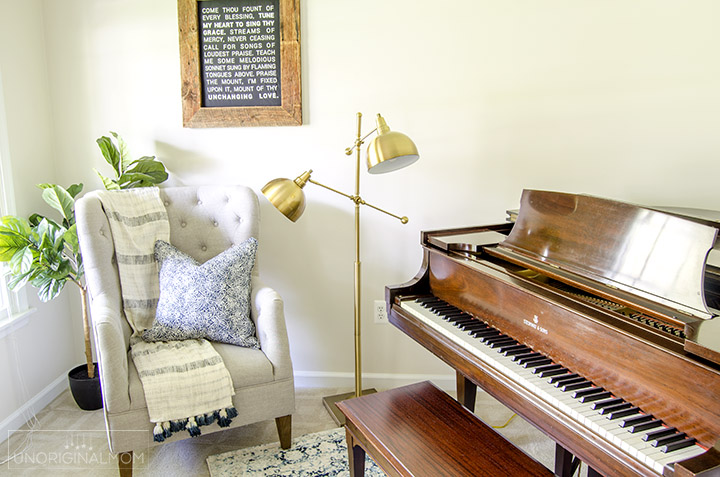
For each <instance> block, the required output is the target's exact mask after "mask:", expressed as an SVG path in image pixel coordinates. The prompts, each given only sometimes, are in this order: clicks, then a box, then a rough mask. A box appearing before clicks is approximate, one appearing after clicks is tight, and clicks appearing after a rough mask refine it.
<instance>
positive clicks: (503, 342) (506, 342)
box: [490, 338, 517, 349]
mask: <svg viewBox="0 0 720 477" xmlns="http://www.w3.org/2000/svg"><path fill="white" fill-rule="evenodd" d="M513 343H514V344H517V341H515V340H514V339H512V338H508V339H507V340H500V341H493V342H492V343H490V347H491V348H493V349H495V348H501V347H503V346H509V345H511V344H513Z"/></svg>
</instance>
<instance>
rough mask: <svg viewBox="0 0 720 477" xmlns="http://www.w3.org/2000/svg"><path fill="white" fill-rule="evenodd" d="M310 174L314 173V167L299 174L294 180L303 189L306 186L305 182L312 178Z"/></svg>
mask: <svg viewBox="0 0 720 477" xmlns="http://www.w3.org/2000/svg"><path fill="white" fill-rule="evenodd" d="M310 174H312V169H310V170H307V171H305V172H303V173H302V174H300V175H299V176H297V177H296V178H295V180H294V181H293V182H294V183H295V184H297V186H298V187H299V188H301V189H302V188H303V187H305V184H307V182H308V181H309V180H310Z"/></svg>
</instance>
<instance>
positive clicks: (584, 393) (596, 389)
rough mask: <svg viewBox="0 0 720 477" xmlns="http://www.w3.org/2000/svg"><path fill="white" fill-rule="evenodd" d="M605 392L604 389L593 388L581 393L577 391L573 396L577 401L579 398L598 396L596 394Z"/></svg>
mask: <svg viewBox="0 0 720 477" xmlns="http://www.w3.org/2000/svg"><path fill="white" fill-rule="evenodd" d="M603 391H605V390H604V389H603V388H599V387H597V386H595V387H592V388H587V389H581V390H580V391H576V392H575V393H574V394H573V397H574V398H575V399H577V398H581V397H583V396H586V395H588V394H596V393H601V392H603Z"/></svg>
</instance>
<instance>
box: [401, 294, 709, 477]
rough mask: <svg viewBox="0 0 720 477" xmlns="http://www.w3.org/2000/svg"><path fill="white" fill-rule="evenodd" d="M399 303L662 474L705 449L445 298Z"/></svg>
mask: <svg viewBox="0 0 720 477" xmlns="http://www.w3.org/2000/svg"><path fill="white" fill-rule="evenodd" d="M400 306H401V308H402V309H404V310H406V311H407V312H409V313H410V314H412V315H413V316H414V317H416V318H417V319H419V320H420V321H422V322H423V323H425V324H427V325H428V326H430V327H432V328H433V329H435V330H436V331H438V332H439V333H440V334H442V335H443V336H445V337H447V338H449V339H451V340H452V341H453V342H455V343H456V344H458V345H460V346H462V347H463V348H465V349H466V350H468V351H469V352H471V353H472V354H474V355H475V356H477V357H478V358H480V359H481V360H482V361H483V362H485V363H487V364H488V365H489V366H492V367H493V368H495V369H496V370H497V371H499V372H501V373H502V374H504V375H505V376H507V377H508V378H509V379H511V380H512V381H514V382H516V383H518V384H519V385H521V386H523V387H525V388H526V389H528V390H529V391H530V392H532V393H533V394H534V395H536V396H538V397H539V398H541V399H543V400H544V401H546V402H547V403H549V404H550V405H551V406H553V407H555V408H556V409H558V410H559V411H560V412H562V413H564V414H565V415H567V416H569V417H570V418H571V419H573V420H575V421H576V422H579V423H580V424H581V425H583V426H584V427H586V428H589V429H590V430H591V431H593V432H594V433H596V434H597V435H599V436H601V437H602V438H603V439H605V440H607V441H609V442H611V443H612V444H613V445H615V446H616V447H619V448H621V449H623V451H624V452H626V453H628V454H629V455H631V456H633V457H634V458H635V459H638V460H639V461H640V462H643V463H644V464H645V465H647V466H648V467H650V468H652V469H653V470H654V471H655V472H657V473H658V474H661V475H662V473H663V468H664V467H665V466H666V465H669V464H672V463H674V462H679V461H681V460H685V459H689V458H690V457H694V456H696V455H698V454H702V453H703V452H705V451H706V449H705V448H703V447H702V446H700V445H699V444H697V442H696V441H695V439H694V438H692V437H690V436H687V435H686V434H685V433H683V432H679V431H678V430H676V429H675V428H673V427H670V426H667V425H666V424H664V423H663V422H662V421H660V420H658V419H655V418H654V417H653V416H652V415H649V414H646V413H644V412H643V411H642V410H641V409H640V408H638V407H636V406H633V405H632V404H631V403H629V402H626V401H624V400H623V399H622V398H619V397H616V396H614V395H613V394H612V393H610V392H609V391H606V390H604V389H602V388H600V387H598V386H595V385H594V384H593V383H592V382H590V381H588V380H586V379H584V378H583V377H582V376H579V375H578V374H576V373H573V372H572V371H571V370H569V369H566V368H565V367H563V366H562V365H560V364H556V363H553V361H552V360H551V359H550V358H547V357H546V356H543V355H542V354H540V353H537V352H534V351H533V350H532V349H530V348H529V347H527V346H525V345H523V344H521V343H519V342H517V341H515V340H514V339H512V338H511V337H509V336H507V335H505V334H503V333H502V332H500V331H499V330H497V329H495V328H493V327H491V326H489V325H488V324H486V323H484V322H482V321H481V320H479V319H477V318H474V317H473V316H471V315H469V314H467V313H465V312H463V311H462V310H460V309H459V308H456V307H454V306H452V305H450V304H449V303H447V302H445V301H443V300H440V299H438V298H436V297H434V296H426V297H420V298H417V299H408V300H403V301H402V302H401V305H400Z"/></svg>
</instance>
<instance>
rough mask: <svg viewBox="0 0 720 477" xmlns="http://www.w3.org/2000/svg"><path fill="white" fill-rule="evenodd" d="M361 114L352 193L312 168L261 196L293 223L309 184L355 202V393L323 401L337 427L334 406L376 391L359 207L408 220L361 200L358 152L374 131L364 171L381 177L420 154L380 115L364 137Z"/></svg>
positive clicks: (274, 182) (273, 185) (267, 187)
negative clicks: (365, 381) (366, 332)
mask: <svg viewBox="0 0 720 477" xmlns="http://www.w3.org/2000/svg"><path fill="white" fill-rule="evenodd" d="M361 127H362V114H361V113H357V138H356V139H355V143H354V144H353V145H352V146H351V147H348V148H347V149H346V150H345V154H347V155H348V156H349V155H352V153H353V151H355V157H356V161H355V194H354V195H350V194H345V193H344V192H340V191H338V190H336V189H333V188H332V187H328V186H326V185H324V184H321V183H319V182H316V181H314V180H312V179H311V178H310V175H311V174H312V169H311V170H308V171H306V172H303V173H302V174H300V175H299V176H298V177H297V178H296V179H295V180H290V179H275V180H272V181H270V182H268V183H267V184H266V185H265V187H263V188H262V193H263V194H264V195H265V197H267V198H268V200H269V201H270V202H271V203H272V204H273V205H274V206H275V207H276V208H277V209H278V210H279V211H280V212H282V213H283V215H285V216H286V217H287V218H288V219H290V220H292V221H293V222H295V221H296V220H297V219H298V218H300V216H301V215H302V213H303V211H304V210H305V194H304V193H303V191H302V189H303V187H305V184H307V183H308V182H310V183H312V184H315V185H318V186H320V187H323V188H325V189H327V190H330V191H332V192H335V193H336V194H339V195H341V196H343V197H347V198H348V199H350V200H351V201H353V203H355V281H354V285H355V295H354V296H355V308H354V318H355V391H354V392H350V393H344V394H339V395H336V396H328V397H325V398H323V402H324V403H325V407H327V409H328V411H330V413H331V415H332V416H333V418H334V419H335V422H336V423H337V424H338V425H341V424H343V423H344V418H343V415H342V413H340V411H339V410H338V409H337V407H336V406H335V403H337V402H339V401H342V400H344V399H348V398H351V397H357V396H360V395H361V394H368V393H371V392H375V390H365V391H363V389H362V356H361V349H362V343H361V339H360V317H361V315H360V310H361V308H360V303H361V301H360V284H361V281H360V278H361V275H360V206H361V205H366V206H368V207H371V208H373V209H375V210H377V211H379V212H382V213H384V214H387V215H389V216H391V217H394V218H396V219H398V220H400V222H402V223H403V224H406V223H407V221H408V218H407V217H400V216H397V215H395V214H392V213H390V212H388V211H386V210H383V209H381V208H379V207H376V206H374V205H372V204H369V203H367V202H365V200H363V199H362V198H361V197H360V155H361V154H360V152H361V151H360V149H361V146H362V145H363V144H364V142H365V139H367V138H368V137H369V136H370V135H371V134H373V133H375V132H377V136H376V137H375V138H373V140H372V141H371V142H370V144H369V145H368V150H367V168H368V172H369V173H371V174H383V173H385V172H392V171H396V170H398V169H401V168H403V167H406V166H409V165H410V164H412V163H414V162H415V161H417V160H418V158H419V155H418V151H417V147H415V144H414V143H413V142H412V140H410V138H409V137H407V136H406V135H404V134H402V133H399V132H396V131H391V130H390V128H389V127H388V125H387V123H386V122H385V119H383V117H382V116H381V115H379V114H378V115H377V128H375V129H373V130H372V131H370V132H369V133H368V134H366V135H365V136H363V135H362V129H361Z"/></svg>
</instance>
